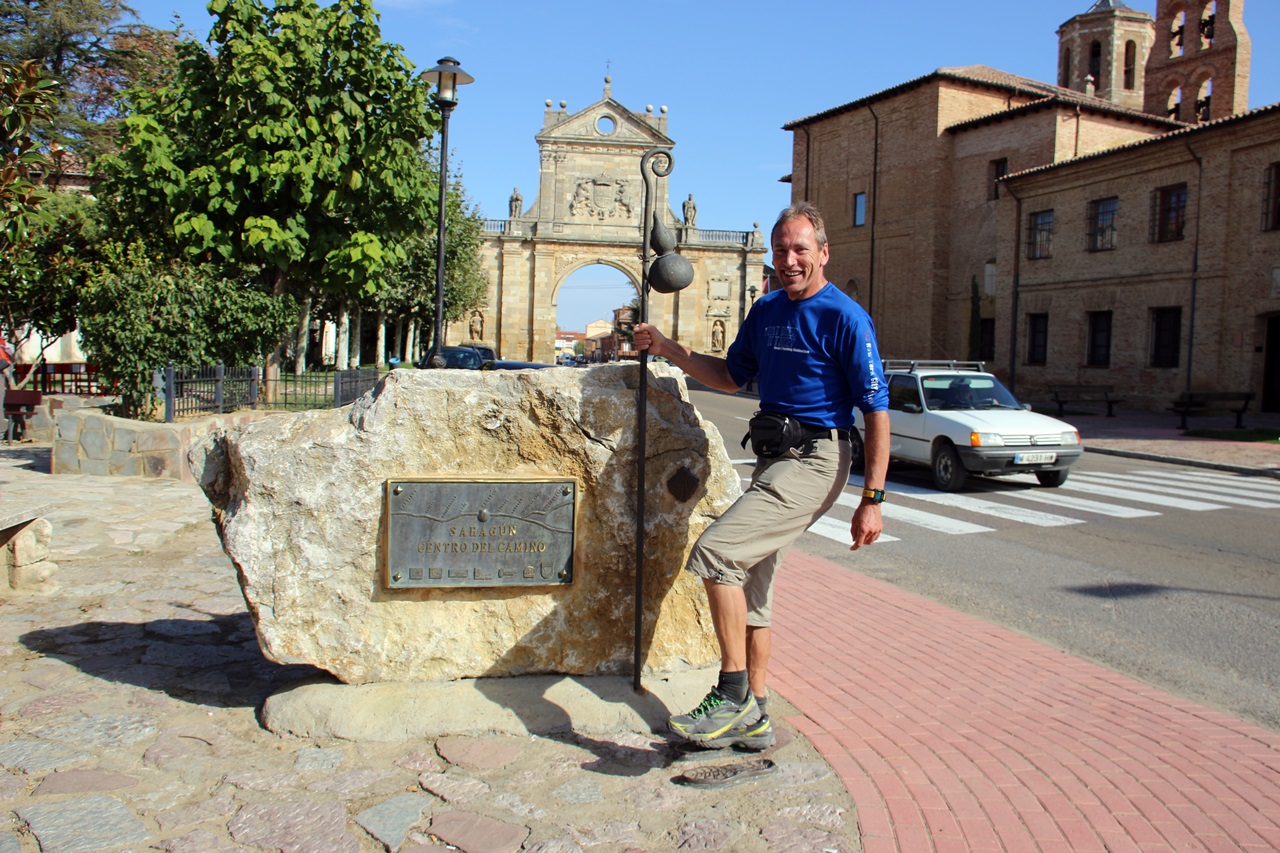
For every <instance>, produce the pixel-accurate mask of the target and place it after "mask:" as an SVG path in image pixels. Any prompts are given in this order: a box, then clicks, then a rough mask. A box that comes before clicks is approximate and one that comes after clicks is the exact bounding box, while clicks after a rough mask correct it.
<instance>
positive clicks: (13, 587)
mask: <svg viewBox="0 0 1280 853" xmlns="http://www.w3.org/2000/svg"><path fill="white" fill-rule="evenodd" d="M52 535H53V525H52V524H50V523H49V522H48V520H47V519H44V518H35V519H32V520H31V521H27V522H25V523H22V524H19V525H17V526H15V527H10V528H8V529H6V530H5V531H3V534H0V536H2V537H3V538H4V539H5V542H4V568H5V577H6V578H7V579H8V590H7V591H8V592H11V593H20V594H27V595H31V594H36V595H47V594H49V593H51V592H55V591H56V590H57V589H58V584H57V583H56V582H55V581H54V580H53V573H54V572H56V571H57V570H58V565H57V563H53V562H51V561H50V560H49V540H50V538H51V537H52Z"/></svg>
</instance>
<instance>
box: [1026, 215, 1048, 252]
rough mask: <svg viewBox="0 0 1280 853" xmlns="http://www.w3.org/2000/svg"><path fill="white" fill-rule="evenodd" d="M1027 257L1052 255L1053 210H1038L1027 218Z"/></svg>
mask: <svg viewBox="0 0 1280 853" xmlns="http://www.w3.org/2000/svg"><path fill="white" fill-rule="evenodd" d="M1027 257H1028V258H1030V259H1031V260H1036V259H1037V258H1052V257H1053V211H1052V210H1038V211H1036V212H1035V213H1033V214H1031V215H1030V216H1029V217H1028V218H1027Z"/></svg>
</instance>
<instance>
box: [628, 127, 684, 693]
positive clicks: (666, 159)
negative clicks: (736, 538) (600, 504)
mask: <svg viewBox="0 0 1280 853" xmlns="http://www.w3.org/2000/svg"><path fill="white" fill-rule="evenodd" d="M674 166H675V160H674V159H673V158H672V156H671V149H670V148H650V149H649V150H648V151H646V152H645V153H644V156H643V157H641V158H640V177H641V178H643V179H644V214H643V217H642V218H641V220H640V227H641V230H642V231H643V233H644V238H643V242H642V244H641V247H640V261H641V277H640V316H639V317H638V318H636V319H637V320H638V321H639V322H641V323H648V322H649V288H651V287H652V288H653V289H654V290H656V291H658V292H659V293H675V292H676V291H677V290H683V289H684V288H686V287H688V286H689V285H690V284H691V283H692V282H693V265H692V264H690V263H689V261H688V260H687V259H685V258H684V257H683V256H681V255H678V254H676V238H675V236H674V235H673V234H672V233H671V229H669V228H668V227H667V226H665V225H663V224H662V220H661V219H660V218H659V216H658V213H657V212H656V211H655V210H654V182H655V180H656V179H657V178H665V177H667V176H668V175H670V174H671V169H672V167H674ZM650 249H652V250H653V252H654V253H656V254H657V258H656V259H655V260H653V261H652V264H651V263H650V254H649V251H650ZM639 364H640V391H639V393H640V399H639V405H638V406H637V413H636V600H635V656H634V661H633V664H632V682H631V684H632V688H633V689H634V690H635V691H636V692H637V693H639V692H641V691H642V688H641V686H640V668H641V664H642V661H643V656H644V650H643V645H644V642H643V640H644V523H645V521H644V502H645V493H646V491H647V489H646V486H645V462H646V458H647V456H648V452H647V438H648V437H647V432H646V429H645V427H646V422H647V420H648V415H649V351H648V350H642V351H641V352H640V358H639Z"/></svg>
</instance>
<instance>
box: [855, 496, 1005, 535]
mask: <svg viewBox="0 0 1280 853" xmlns="http://www.w3.org/2000/svg"><path fill="white" fill-rule="evenodd" d="M836 503H838V504H839V505H840V506H847V507H850V508H857V506H858V505H859V504H860V503H862V498H861V497H854V496H853V495H851V494H849V493H848V492H841V493H840V496H839V497H838V498H836ZM880 512H881V513H882V514H883V515H884V517H885V518H887V519H890V520H891V521H901V522H904V523H906V524H914V525H915V526H916V527H923V528H925V529H927V530H936V531H937V532H939V533H950V534H964V533H990V532H991V531H992V530H993V529H994V528H991V527H983V526H982V525H981V524H973V523H972V522H969V521H961V520H960V519H957V518H947V517H946V516H945V515H935V514H934V513H931V512H924V511H922V510H918V509H913V508H912V507H909V506H903V505H902V504H897V503H892V502H890V501H885V502H884V503H882V504H880Z"/></svg>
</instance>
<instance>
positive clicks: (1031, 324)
mask: <svg viewBox="0 0 1280 853" xmlns="http://www.w3.org/2000/svg"><path fill="white" fill-rule="evenodd" d="M1048 357H1049V315H1048V314H1028V315H1027V364H1044V363H1045V362H1046V361H1047V360H1048Z"/></svg>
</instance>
